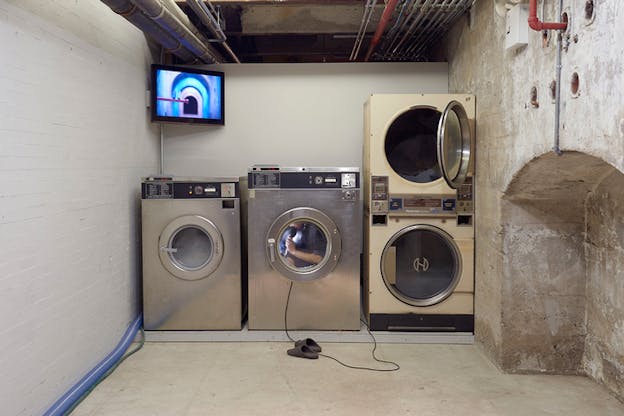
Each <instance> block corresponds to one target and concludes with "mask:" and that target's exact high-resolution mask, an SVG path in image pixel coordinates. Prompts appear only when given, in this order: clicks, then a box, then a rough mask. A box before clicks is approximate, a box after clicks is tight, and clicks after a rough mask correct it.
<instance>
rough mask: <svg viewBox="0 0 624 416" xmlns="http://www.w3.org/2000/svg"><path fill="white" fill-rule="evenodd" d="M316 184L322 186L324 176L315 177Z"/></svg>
mask: <svg viewBox="0 0 624 416" xmlns="http://www.w3.org/2000/svg"><path fill="white" fill-rule="evenodd" d="M314 183H315V184H316V185H322V184H323V177H322V176H315V177H314Z"/></svg>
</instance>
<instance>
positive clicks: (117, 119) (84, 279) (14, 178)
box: [0, 0, 159, 415]
mask: <svg viewBox="0 0 624 416" xmlns="http://www.w3.org/2000/svg"><path fill="white" fill-rule="evenodd" d="M150 61H151V58H150V55H149V52H148V50H147V46H146V42H145V38H144V37H143V35H142V34H141V32H139V31H138V30H137V29H136V28H134V26H132V25H131V24H129V23H128V22H127V21H126V20H124V19H123V18H121V17H119V16H117V15H115V14H114V13H113V12H112V11H111V10H110V9H109V8H108V7H106V6H105V5H104V4H102V3H101V2H99V1H80V0H54V1H37V0H22V1H6V0H0V178H1V182H0V409H2V410H0V413H2V414H3V415H39V414H41V413H43V412H44V411H45V410H46V409H48V408H49V406H51V405H52V404H53V403H54V402H55V401H56V400H57V399H58V398H59V397H60V396H61V395H62V394H64V393H65V392H66V391H67V390H68V389H69V388H70V387H71V386H72V385H73V384H74V383H75V382H77V381H78V380H79V379H80V378H81V377H82V376H83V375H84V373H85V372H86V371H88V370H90V369H91V368H92V367H93V366H94V365H95V364H97V363H98V362H99V361H100V360H101V359H103V358H104V357H105V356H106V355H107V354H108V353H109V352H110V351H111V350H112V349H113V348H114V347H115V345H116V344H117V343H118V342H119V339H120V338H121V336H122V334H123V332H124V331H125V329H126V328H127V326H128V324H129V323H130V322H131V321H132V320H133V319H134V318H135V317H136V316H137V314H138V313H139V311H140V304H139V293H140V292H139V290H140V289H139V288H140V268H139V267H140V262H139V258H140V250H139V245H138V242H139V231H140V223H139V206H140V193H139V184H140V177H141V176H142V175H146V174H149V173H153V172H156V171H157V169H158V148H159V143H158V131H157V128H156V127H155V126H152V125H151V124H150V123H149V121H148V113H147V110H146V108H145V90H146V87H147V81H148V80H147V77H148V67H149V64H150Z"/></svg>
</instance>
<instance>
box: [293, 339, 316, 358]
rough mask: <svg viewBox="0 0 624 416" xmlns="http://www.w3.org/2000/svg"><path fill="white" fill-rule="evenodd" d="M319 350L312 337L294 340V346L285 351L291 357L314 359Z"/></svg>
mask: <svg viewBox="0 0 624 416" xmlns="http://www.w3.org/2000/svg"><path fill="white" fill-rule="evenodd" d="M319 352H321V346H320V345H319V344H317V343H316V341H314V340H313V339H312V338H306V339H300V340H298V341H295V348H291V349H289V350H288V351H286V353H287V354H288V355H290V356H292V357H299V358H310V359H316V358H318V357H319Z"/></svg>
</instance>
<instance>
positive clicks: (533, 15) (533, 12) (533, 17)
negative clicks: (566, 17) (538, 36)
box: [529, 0, 568, 31]
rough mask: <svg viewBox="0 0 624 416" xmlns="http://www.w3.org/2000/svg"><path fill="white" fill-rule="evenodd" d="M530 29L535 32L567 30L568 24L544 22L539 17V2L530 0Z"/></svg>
mask: <svg viewBox="0 0 624 416" xmlns="http://www.w3.org/2000/svg"><path fill="white" fill-rule="evenodd" d="M529 27H530V28H531V29H533V30H538V31H539V30H549V29H553V30H566V29H567V28H568V23H567V22H557V23H555V22H542V21H541V20H539V18H538V17H537V0H529Z"/></svg>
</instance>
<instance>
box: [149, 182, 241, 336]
mask: <svg viewBox="0 0 624 416" xmlns="http://www.w3.org/2000/svg"><path fill="white" fill-rule="evenodd" d="M141 194H142V201H141V202H142V204H141V211H142V230H143V242H142V246H143V319H144V327H145V329H146V330H235V329H241V321H242V309H243V305H242V303H243V302H242V293H241V243H240V241H241V240H240V238H241V236H240V190H239V186H238V178H205V179H201V178H172V177H166V178H145V179H144V180H143V182H142V185H141Z"/></svg>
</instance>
